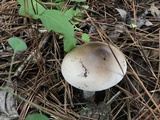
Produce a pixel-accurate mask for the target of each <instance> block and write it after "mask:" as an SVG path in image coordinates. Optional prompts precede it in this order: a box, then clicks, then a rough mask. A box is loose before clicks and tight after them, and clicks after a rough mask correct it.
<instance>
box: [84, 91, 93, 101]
mask: <svg viewBox="0 0 160 120" xmlns="http://www.w3.org/2000/svg"><path fill="white" fill-rule="evenodd" d="M94 94H95V91H85V90H83V97H84V99H86V100H92V98H93V96H94Z"/></svg>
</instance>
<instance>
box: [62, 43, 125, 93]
mask: <svg viewBox="0 0 160 120" xmlns="http://www.w3.org/2000/svg"><path fill="white" fill-rule="evenodd" d="M109 46H110V47H109ZM109 46H108V44H106V43H101V42H90V43H85V44H83V45H80V46H77V47H76V48H74V49H73V50H72V51H70V52H69V53H68V54H67V55H66V56H65V57H64V59H63V61H62V65H61V71H62V75H63V76H64V78H65V80H66V81H67V82H68V83H69V84H71V85H72V86H74V87H76V88H79V89H81V90H85V91H101V90H104V89H108V88H110V87H112V86H114V85H116V84H117V83H119V82H120V81H121V80H122V78H123V76H124V75H125V73H126V70H127V63H126V60H125V57H124V55H123V53H122V52H121V51H120V50H119V49H117V48H116V47H114V46H112V45H110V44H109Z"/></svg>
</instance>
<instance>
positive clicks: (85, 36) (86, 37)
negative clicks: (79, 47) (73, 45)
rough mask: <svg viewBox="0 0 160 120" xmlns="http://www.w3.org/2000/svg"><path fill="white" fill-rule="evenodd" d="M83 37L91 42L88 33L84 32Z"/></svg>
mask: <svg viewBox="0 0 160 120" xmlns="http://www.w3.org/2000/svg"><path fill="white" fill-rule="evenodd" d="M81 39H82V40H83V41H85V42H89V41H90V37H89V35H88V34H86V33H83V34H82V37H81Z"/></svg>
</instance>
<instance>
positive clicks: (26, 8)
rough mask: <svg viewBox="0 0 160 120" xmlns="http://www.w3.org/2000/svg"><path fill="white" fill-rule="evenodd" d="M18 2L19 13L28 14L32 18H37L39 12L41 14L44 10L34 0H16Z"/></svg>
mask: <svg viewBox="0 0 160 120" xmlns="http://www.w3.org/2000/svg"><path fill="white" fill-rule="evenodd" d="M18 3H19V4H20V5H21V7H20V9H19V14H20V15H23V16H29V17H32V18H34V19H37V18H38V17H39V14H42V13H43V12H44V11H45V10H46V9H45V8H44V7H43V6H42V5H41V4H39V3H38V2H37V1H36V0H18Z"/></svg>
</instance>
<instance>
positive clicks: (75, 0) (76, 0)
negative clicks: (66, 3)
mask: <svg viewBox="0 0 160 120" xmlns="http://www.w3.org/2000/svg"><path fill="white" fill-rule="evenodd" d="M71 1H73V2H86V0H71Z"/></svg>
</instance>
